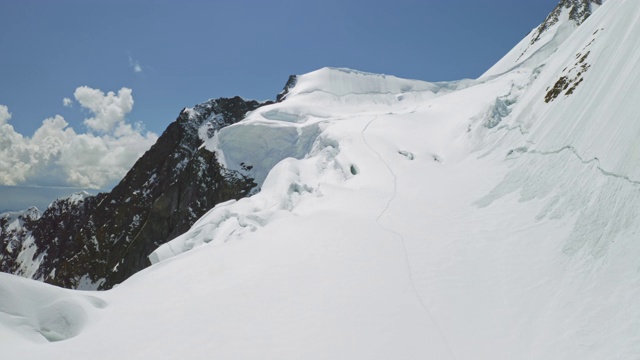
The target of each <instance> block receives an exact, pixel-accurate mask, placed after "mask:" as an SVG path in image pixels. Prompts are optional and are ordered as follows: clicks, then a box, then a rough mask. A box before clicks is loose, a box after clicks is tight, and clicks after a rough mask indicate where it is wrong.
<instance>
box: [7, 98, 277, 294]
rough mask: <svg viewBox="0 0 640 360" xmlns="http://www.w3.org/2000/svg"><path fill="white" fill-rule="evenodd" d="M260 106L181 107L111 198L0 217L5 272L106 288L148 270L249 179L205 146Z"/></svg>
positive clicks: (245, 190)
mask: <svg viewBox="0 0 640 360" xmlns="http://www.w3.org/2000/svg"><path fill="white" fill-rule="evenodd" d="M269 103H271V102H266V103H259V102H257V101H253V100H244V99H242V98H240V97H234V98H230V99H227V98H220V99H215V100H210V101H207V102H205V103H202V104H200V105H197V106H195V107H194V108H192V109H184V110H182V112H181V113H180V115H179V116H178V118H177V120H176V121H174V122H173V123H171V124H170V125H169V127H168V128H167V129H166V130H165V132H164V133H163V134H162V136H160V138H159V139H158V141H157V142H156V144H155V145H153V146H152V147H151V149H149V151H147V152H146V153H145V154H144V155H143V156H142V157H141V158H140V159H139V160H138V161H137V162H136V163H135V165H134V166H133V168H132V169H131V170H130V171H129V172H128V173H127V175H126V176H125V177H124V179H123V180H122V181H121V182H120V183H119V184H118V185H117V186H116V187H114V189H113V190H112V191H111V192H110V193H101V194H98V195H96V196H86V194H74V195H72V196H71V197H69V198H66V199H59V200H56V201H55V202H54V203H52V204H51V205H50V206H49V207H48V208H47V209H46V211H45V212H44V213H43V214H42V215H41V216H40V213H39V212H38V211H37V209H30V210H28V211H27V212H23V213H12V214H5V215H3V216H1V217H0V270H2V271H4V272H10V273H14V274H17V275H22V276H26V277H31V278H34V279H38V280H43V281H45V282H48V283H51V284H55V285H59V286H63V287H67V288H98V289H109V288H111V287H113V286H114V285H116V284H118V283H120V282H122V281H123V280H125V279H126V278H128V277H129V276H131V275H133V274H134V273H136V272H137V271H139V270H141V269H143V268H145V267H146V266H148V265H149V261H148V259H147V256H148V255H149V253H151V251H153V250H154V249H155V248H157V247H158V246H159V245H161V244H162V243H164V242H167V241H169V240H171V239H173V238H175V237H176V236H178V235H180V234H181V233H183V232H185V231H186V230H188V229H189V228H190V227H191V225H192V224H193V223H194V222H195V221H196V220H197V219H198V218H199V217H200V216H202V215H203V214H204V213H205V212H206V211H207V210H209V209H210V208H212V207H213V206H215V205H216V204H217V203H220V202H224V201H227V200H230V199H238V198H242V197H244V196H246V195H247V194H249V192H250V191H251V189H252V188H253V187H254V186H255V183H254V182H253V180H252V179H250V178H247V177H246V176H243V175H241V174H239V173H236V172H232V171H228V170H226V169H224V168H223V167H221V166H220V165H219V163H218V162H217V160H216V156H215V154H214V153H212V152H209V151H207V150H206V149H204V148H200V145H202V143H203V140H205V138H206V137H210V136H212V135H213V133H214V132H215V131H218V130H219V129H221V128H223V127H225V126H228V125H231V124H234V123H236V122H238V121H240V120H241V119H242V118H244V116H245V114H246V113H247V112H249V111H252V110H255V109H257V108H258V107H260V106H263V105H266V104H269Z"/></svg>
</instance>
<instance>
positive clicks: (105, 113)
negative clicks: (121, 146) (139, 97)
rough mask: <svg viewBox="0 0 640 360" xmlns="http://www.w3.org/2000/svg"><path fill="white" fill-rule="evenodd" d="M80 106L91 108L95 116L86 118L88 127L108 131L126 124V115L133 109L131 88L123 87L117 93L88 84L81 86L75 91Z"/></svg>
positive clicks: (100, 131) (101, 131)
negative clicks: (105, 92) (106, 91)
mask: <svg viewBox="0 0 640 360" xmlns="http://www.w3.org/2000/svg"><path fill="white" fill-rule="evenodd" d="M73 95H74V96H75V98H76V100H77V101H78V103H80V106H82V107H83V108H86V109H88V110H90V111H91V112H92V113H93V114H94V115H95V116H94V117H91V118H88V119H85V120H84V123H85V125H87V127H88V128H89V129H90V130H92V131H95V132H98V133H108V132H111V131H113V130H115V129H116V128H117V127H118V126H122V125H123V124H124V117H125V115H127V114H128V113H130V112H131V110H133V96H132V95H131V89H129V88H122V89H120V90H119V91H118V94H117V95H116V94H115V93H114V92H113V91H110V92H108V93H107V94H106V95H105V94H104V92H102V91H101V90H98V89H92V88H90V87H88V86H80V87H79V88H77V89H76V91H75V92H74V93H73Z"/></svg>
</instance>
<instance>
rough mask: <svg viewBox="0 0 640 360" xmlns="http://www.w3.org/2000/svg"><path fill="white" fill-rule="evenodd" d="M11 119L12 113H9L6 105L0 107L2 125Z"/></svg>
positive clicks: (0, 123) (0, 122)
mask: <svg viewBox="0 0 640 360" xmlns="http://www.w3.org/2000/svg"><path fill="white" fill-rule="evenodd" d="M10 119H11V113H10V112H9V108H8V107H6V106H5V105H0V125H2V124H5V123H6V122H7V121H9V120H10Z"/></svg>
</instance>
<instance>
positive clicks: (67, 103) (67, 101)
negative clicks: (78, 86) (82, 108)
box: [62, 97, 73, 107]
mask: <svg viewBox="0 0 640 360" xmlns="http://www.w3.org/2000/svg"><path fill="white" fill-rule="evenodd" d="M62 105H64V107H73V100H71V99H69V98H68V97H66V98H64V99H62Z"/></svg>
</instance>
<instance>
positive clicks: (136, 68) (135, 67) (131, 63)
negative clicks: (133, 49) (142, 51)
mask: <svg viewBox="0 0 640 360" xmlns="http://www.w3.org/2000/svg"><path fill="white" fill-rule="evenodd" d="M129 66H130V67H131V68H132V69H133V71H135V72H137V73H139V72H142V66H140V62H139V61H138V60H135V59H134V58H132V57H131V55H129Z"/></svg>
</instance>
